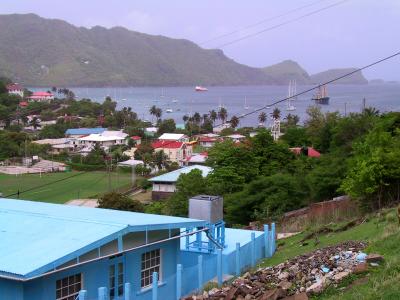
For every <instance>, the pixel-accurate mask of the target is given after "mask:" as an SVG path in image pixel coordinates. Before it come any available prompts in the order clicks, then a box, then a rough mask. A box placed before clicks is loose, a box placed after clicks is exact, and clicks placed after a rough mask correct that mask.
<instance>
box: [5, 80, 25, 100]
mask: <svg viewBox="0 0 400 300" xmlns="http://www.w3.org/2000/svg"><path fill="white" fill-rule="evenodd" d="M6 88H7V91H8V94H9V95H17V96H20V97H21V98H23V97H24V88H23V87H22V86H21V85H20V84H18V83H10V84H8V85H7V87H6Z"/></svg>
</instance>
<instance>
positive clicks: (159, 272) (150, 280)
mask: <svg viewBox="0 0 400 300" xmlns="http://www.w3.org/2000/svg"><path fill="white" fill-rule="evenodd" d="M157 250H158V251H159V258H160V263H159V264H158V283H160V282H162V265H163V260H162V256H163V255H162V249H161V248H157V249H154V250H150V251H147V252H143V253H142V254H141V255H140V288H141V289H147V288H150V287H151V286H152V284H153V272H152V271H151V270H154V269H155V268H156V267H157V265H155V266H151V265H150V267H147V268H146V261H147V260H145V261H144V263H145V268H144V269H143V268H142V263H143V255H146V253H150V259H149V260H150V262H151V253H152V252H154V251H157ZM156 258H157V257H156ZM146 271H149V273H150V274H149V276H148V277H147V276H146V277H143V272H146ZM147 278H149V284H148V285H145V283H143V280H145V279H147Z"/></svg>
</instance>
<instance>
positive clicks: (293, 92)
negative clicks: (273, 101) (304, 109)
mask: <svg viewBox="0 0 400 300" xmlns="http://www.w3.org/2000/svg"><path fill="white" fill-rule="evenodd" d="M294 95H296V80H290V81H289V89H288V100H287V106H286V110H287V111H294V110H296V107H295V106H294V105H292V101H293V100H295V97H294Z"/></svg>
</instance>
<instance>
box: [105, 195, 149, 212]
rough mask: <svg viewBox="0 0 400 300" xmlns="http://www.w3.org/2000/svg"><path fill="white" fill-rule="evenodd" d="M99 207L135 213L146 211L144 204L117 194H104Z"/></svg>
mask: <svg viewBox="0 0 400 300" xmlns="http://www.w3.org/2000/svg"><path fill="white" fill-rule="evenodd" d="M99 207H100V208H110V209H116V210H126V211H134V212H143V211H144V206H143V204H142V203H140V202H139V201H137V200H133V199H131V198H129V197H127V196H125V195H122V194H120V193H117V192H111V193H107V194H104V195H103V196H102V197H101V198H100V199H99Z"/></svg>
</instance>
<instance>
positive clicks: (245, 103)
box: [244, 97, 249, 110]
mask: <svg viewBox="0 0 400 300" xmlns="http://www.w3.org/2000/svg"><path fill="white" fill-rule="evenodd" d="M244 109H245V110H248V109H249V106H248V105H247V97H244Z"/></svg>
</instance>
